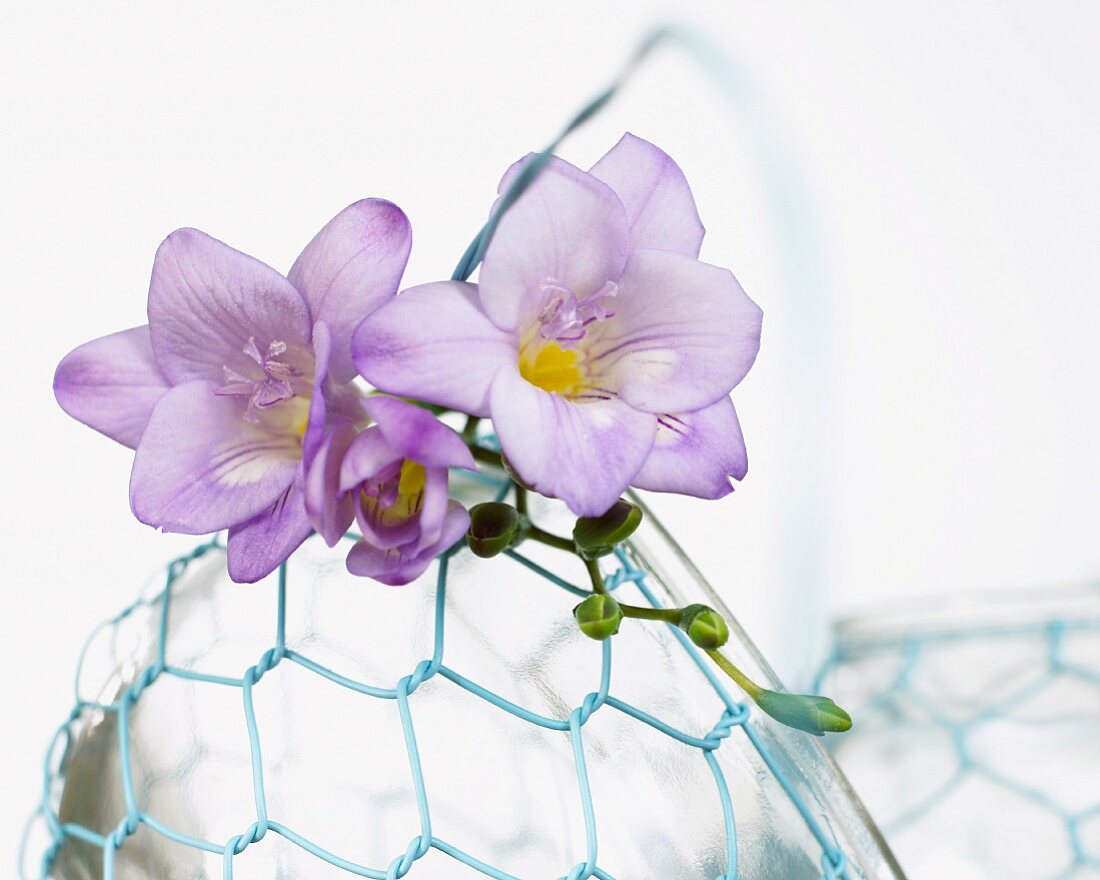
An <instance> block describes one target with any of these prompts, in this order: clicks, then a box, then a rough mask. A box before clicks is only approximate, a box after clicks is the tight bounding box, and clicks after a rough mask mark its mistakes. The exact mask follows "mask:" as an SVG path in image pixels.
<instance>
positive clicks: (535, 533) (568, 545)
mask: <svg viewBox="0 0 1100 880" xmlns="http://www.w3.org/2000/svg"><path fill="white" fill-rule="evenodd" d="M520 513H523V511H520ZM527 537H528V538H529V539H530V540H532V541H538V542H539V543H540V544H545V545H546V546H547V547H555V548H556V549H558V550H564V551H565V552H566V553H576V552H577V548H576V545H575V544H574V543H573V542H572V541H571V540H570V539H569V538H563V537H561V536H560V535H552V534H550V532H544V531H543V530H542V529H540V528H539V527H538V526H536V525H535V524H534V523H532V524H531V525H529V526H528V527H527Z"/></svg>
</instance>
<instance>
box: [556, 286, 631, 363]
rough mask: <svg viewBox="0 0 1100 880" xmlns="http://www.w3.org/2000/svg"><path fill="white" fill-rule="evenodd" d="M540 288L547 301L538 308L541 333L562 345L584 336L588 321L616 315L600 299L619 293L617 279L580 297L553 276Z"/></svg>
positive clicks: (590, 322)
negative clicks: (589, 294)
mask: <svg viewBox="0 0 1100 880" xmlns="http://www.w3.org/2000/svg"><path fill="white" fill-rule="evenodd" d="M540 290H542V292H543V293H544V294H545V296H546V302H545V304H544V305H543V307H542V310H541V311H540V312H539V335H540V336H541V337H542V338H543V339H546V340H548V341H552V342H556V343H558V345H560V346H561V347H562V348H572V347H573V346H574V345H576V344H577V343H578V342H580V340H582V339H584V335H585V332H586V330H585V328H586V327H588V325H589V324H592V323H593V322H595V321H603V320H606V319H607V318H613V317H614V316H615V313H614V312H609V311H608V310H607V309H606V308H605V307H604V305H603V303H602V302H601V300H605V299H611V298H612V297H614V296H616V295H617V294H618V293H619V285H617V284H616V283H615V282H614V281H608V282H606V283H605V284H604V286H603V287H601V288H600V289H599V290H597V291H596V292H595V293H594V294H592V295H591V296H587V297H585V298H584V299H581V300H578V299H577V295H576V294H575V293H573V291H572V290H570V289H569V288H568V287H566V286H565V285H563V284H562V283H561V282H560V281H557V280H556V279H554V278H547V279H546V281H544V282H543V283H542V285H541V287H540Z"/></svg>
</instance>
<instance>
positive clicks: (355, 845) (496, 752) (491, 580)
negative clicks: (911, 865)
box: [23, 484, 902, 880]
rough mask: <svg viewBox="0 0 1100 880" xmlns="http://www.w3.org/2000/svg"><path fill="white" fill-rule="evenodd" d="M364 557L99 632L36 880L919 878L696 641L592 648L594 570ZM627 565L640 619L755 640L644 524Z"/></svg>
mask: <svg viewBox="0 0 1100 880" xmlns="http://www.w3.org/2000/svg"><path fill="white" fill-rule="evenodd" d="M462 491H463V492H464V493H465V497H466V499H467V500H469V499H470V498H471V497H472V496H480V497H485V496H486V494H487V492H488V490H487V489H486V488H485V487H483V486H482V487H479V486H476V485H473V484H471V485H470V486H467V487H465V489H463V490H462ZM532 514H533V518H534V519H535V521H536V522H538V523H539V524H540V525H543V526H544V527H547V528H550V529H552V530H557V531H559V532H567V530H568V528H569V526H570V524H571V519H570V518H569V517H568V516H567V514H566V512H565V511H564V509H563V508H561V507H560V506H559V505H558V504H557V503H555V502H544V501H541V500H539V501H538V502H537V503H535V504H533V510H532ZM344 550H345V548H343V547H337V548H335V549H333V550H329V549H328V548H326V547H325V546H324V545H323V543H321V542H320V540H319V539H317V538H316V537H314V538H311V539H310V540H309V541H307V543H306V544H305V545H304V546H303V547H302V549H301V550H299V551H298V552H297V553H296V554H295V555H294V557H293V558H292V559H291V560H290V562H289V563H288V565H287V570H286V578H285V582H284V584H283V585H282V586H281V585H280V580H279V577H278V576H275V575H273V576H272V577H270V578H268V579H266V580H265V581H263V582H261V583H258V584H255V585H249V586H246V585H237V584H233V583H231V582H229V580H228V578H227V575H226V572H225V564H224V553H223V552H222V550H221V548H220V547H219V546H214V547H212V548H210V549H208V550H207V551H206V552H203V553H200V554H199V555H198V556H197V558H195V559H193V560H190V561H182V562H180V561H177V563H174V564H173V566H174V567H172V568H171V569H170V576H169V586H168V587H167V588H165V587H164V583H163V580H162V581H161V582H160V583H159V584H158V585H155V586H154V588H153V590H152V592H151V593H150V594H149V595H148V596H146V597H145V598H143V599H141V600H139V601H138V602H137V603H136V604H135V605H134V606H133V607H132V608H131V609H129V610H128V612H127V613H125V614H124V615H122V616H120V617H119V618H116V619H115V620H112V621H110V622H108V623H107V624H106V625H104V626H102V627H101V628H100V629H99V630H98V631H97V633H96V635H95V636H94V637H93V638H92V640H91V641H90V642H89V645H88V647H87V649H86V651H85V653H84V655H83V658H82V668H81V672H80V674H79V676H78V691H79V694H78V699H79V700H80V701H82V702H80V703H78V707H77V709H76V710H74V714H73V717H72V719H71V720H70V721H69V722H67V723H66V724H65V725H63V726H62V728H61V729H60V731H59V733H58V736H57V738H56V740H55V743H54V745H53V747H52V748H51V753H50V757H49V758H48V761H47V764H48V770H47V784H46V795H45V799H44V802H43V805H42V807H41V809H40V811H39V812H38V814H36V818H35V821H34V822H33V823H32V831H31V834H30V837H29V840H30V843H29V844H28V846H27V847H26V853H25V859H24V865H25V866H24V869H23V870H24V872H25V874H26V875H27V876H50V877H57V878H65V880H91V878H100V877H105V876H106V877H110V876H113V877H115V878H119V880H131V878H150V877H156V878H163V880H194V878H206V877H218V876H224V877H232V876H236V877H246V878H250V877H264V878H299V877H309V878H333V880H336V878H346V877H349V876H355V875H359V876H369V877H379V878H388V877H400V876H405V875H406V874H407V875H409V876H412V877H414V878H415V877H418V876H420V877H429V876H430V877H433V878H435V880H451V878H473V877H478V876H491V877H497V878H552V877H568V878H571V880H576V878H584V877H591V876H595V877H598V878H619V880H624V878H627V880H630V878H642V877H661V878H669V880H695V878H699V880H715V878H719V877H726V878H730V880H732V878H733V877H735V876H736V877H745V878H754V880H764V878H775V880H799V878H820V877H827V878H835V877H843V878H857V877H862V878H876V880H878V878H882V880H887V878H901V877H902V875H901V872H900V870H899V869H898V868H897V866H896V864H895V862H894V860H893V858H892V856H891V855H890V853H889V850H888V849H887V848H886V846H885V845H884V844H883V843H882V841H881V839H880V837H879V835H878V832H877V831H876V829H875V827H874V825H873V823H872V822H871V821H870V820H869V819H868V817H867V815H866V813H865V812H864V810H863V808H862V807H861V805H860V803H859V801H858V799H857V798H856V797H855V796H854V795H853V794H852V792H851V790H850V788H849V787H848V784H847V783H846V782H845V780H844V777H843V776H842V775H841V774H840V772H839V771H838V770H837V769H836V767H835V766H834V764H833V762H832V760H831V758H830V757H829V755H828V753H827V752H826V751H825V749H824V748H823V747H822V745H821V742H820V741H819V740H817V739H815V738H813V737H810V736H807V735H805V734H802V733H798V732H795V731H792V730H789V729H787V728H784V727H782V726H780V725H778V724H775V723H774V722H772V721H771V719H769V718H767V717H765V716H763V715H762V713H759V712H752V711H751V709H750V710H749V711H746V710H745V708H744V706H743V704H742V703H741V702H740V700H741V699H742V698H743V694H741V693H740V691H738V690H737V689H736V688H735V687H734V686H733V685H732V683H729V682H727V681H725V680H723V679H720V678H719V677H718V676H716V675H715V674H714V672H713V671H712V670H711V666H710V665H709V661H706V659H705V658H700V657H699V656H698V655H697V654H696V653H695V652H694V649H693V648H691V647H690V644H689V643H688V644H685V642H684V641H683V639H682V634H680V633H679V631H678V630H675V629H674V628H672V627H669V626H668V625H666V624H661V623H651V622H647V621H646V622H643V621H627V622H626V623H625V624H624V626H623V628H622V631H621V632H620V634H619V635H617V636H616V637H615V638H614V639H612V640H611V641H610V642H606V643H602V644H601V643H596V642H593V641H591V640H589V639H587V638H586V637H584V636H583V635H582V634H580V633H579V631H578V630H577V627H576V625H575V624H574V622H573V619H572V615H571V609H572V607H573V605H574V604H575V603H576V602H577V601H578V600H577V598H576V596H575V595H572V594H571V589H570V588H571V586H572V585H574V584H576V585H583V584H585V580H584V577H585V571H584V569H583V566H582V565H581V564H580V562H579V561H578V560H577V559H576V558H574V557H571V556H569V555H567V554H563V553H561V552H560V551H555V550H553V549H550V548H546V547H543V546H530V545H524V546H523V547H522V548H521V554H522V555H521V556H500V557H496V558H494V559H492V560H488V561H486V560H478V559H475V558H473V557H472V556H471V555H470V554H469V552H468V551H466V550H462V551H460V552H458V553H456V554H455V555H454V556H453V557H452V558H451V559H450V560H449V561H448V567H447V569H446V570H445V577H443V578H440V577H439V574H440V572H439V567H440V563H439V562H437V563H435V564H434V565H433V567H432V569H431V570H429V572H428V573H427V574H426V575H425V576H424V577H423V578H421V580H420V581H418V582H416V583H415V584H410V585H409V586H406V587H402V588H391V587H385V586H382V585H379V584H377V583H375V582H372V581H366V580H363V579H358V578H354V577H352V576H350V575H349V574H348V573H347V572H346V570H345V568H344V564H343V555H344ZM603 562H604V563H605V564H604V570H605V573H606V574H608V575H609V576H610V578H611V580H610V582H609V583H610V584H611V585H613V586H616V587H617V590H618V591H619V592H618V593H617V595H619V596H620V597H626V600H627V601H631V602H634V603H645V602H659V603H660V604H663V605H669V606H679V605H685V604H689V603H692V602H703V603H707V604H710V605H712V606H714V607H716V608H717V609H718V610H719V611H721V612H722V613H723V614H725V615H726V617H727V619H728V620H730V621H731V622H732V620H733V618H732V616H731V615H730V614H729V612H728V611H727V610H726V609H725V608H724V607H723V605H722V603H721V601H720V600H719V599H718V597H717V596H716V595H715V594H714V593H713V591H712V590H711V589H710V587H709V586H708V585H707V584H706V583H705V582H704V581H703V579H702V578H701V577H700V575H699V573H698V572H697V571H696V570H695V568H694V567H693V566H692V565H691V563H690V562H689V561H688V560H687V559H686V558H685V557H684V555H683V554H682V552H681V551H680V550H679V548H678V547H677V546H676V545H675V544H674V543H673V542H672V541H671V539H670V538H669V537H668V535H667V534H666V533H665V532H664V530H663V529H662V528H661V526H660V525H659V524H658V523H657V522H656V521H655V519H654V518H653V516H652V515H651V514H649V513H648V512H647V516H646V520H645V523H644V524H643V527H642V528H641V529H640V530H639V532H638V533H637V535H636V537H635V539H634V540H632V541H631V542H630V543H629V545H626V546H625V549H624V551H623V552H622V554H621V555H620V556H619V557H608V558H606V559H605V560H603ZM173 577H174V580H173V579H172V578H173ZM441 584H443V585H445V596H444V595H442V594H440V592H439V586H440V585H441ZM166 599H167V600H170V601H168V602H167V603H166ZM441 627H442V629H441ZM731 629H732V637H731V640H730V643H729V644H728V645H727V648H726V650H727V652H728V653H729V655H730V656H731V658H732V659H733V660H734V662H735V663H738V664H739V665H741V666H742V668H743V669H745V671H746V672H747V673H749V674H750V675H751V676H753V677H754V678H756V679H757V680H758V681H760V682H761V683H762V684H765V685H771V686H773V687H775V686H777V685H778V683H777V682H776V681H775V678H774V675H773V674H772V673H771V671H770V670H769V668H768V667H767V665H766V663H765V662H764V661H763V659H762V658H761V657H760V656H759V654H758V653H757V652H756V650H755V648H754V647H753V646H752V644H751V643H750V642H749V640H748V638H747V637H746V636H745V634H744V633H743V632H742V631H741V630H740V628H739V627H738V626H737V625H736V624H735V623H733V624H732V626H731ZM162 632H163V633H164V635H165V636H166V637H165V638H164V639H163V640H162V638H161V633H162ZM700 660H701V661H702V662H699V661H700ZM704 670H706V671H707V672H709V677H708V674H707V672H704ZM716 685H717V686H716ZM123 743H125V746H126V752H128V755H127V754H126V753H124V752H123V750H122V749H121V748H120V745H121V744H123ZM127 774H128V775H127ZM127 779H129V785H128V784H127ZM36 844H37V851H40V852H43V853H44V854H45V855H44V856H43V857H42V859H41V862H40V866H41V867H40V869H39V866H37V865H35V866H30V867H27V866H26V863H27V862H29V861H33V859H32V855H33V854H34V853H35V852H36Z"/></svg>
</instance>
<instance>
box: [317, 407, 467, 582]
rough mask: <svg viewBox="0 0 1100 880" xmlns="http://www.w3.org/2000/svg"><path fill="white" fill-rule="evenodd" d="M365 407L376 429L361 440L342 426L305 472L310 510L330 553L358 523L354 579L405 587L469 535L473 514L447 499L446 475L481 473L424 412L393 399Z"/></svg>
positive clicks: (351, 561) (351, 565)
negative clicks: (462, 471)
mask: <svg viewBox="0 0 1100 880" xmlns="http://www.w3.org/2000/svg"><path fill="white" fill-rule="evenodd" d="M362 407H363V409H364V410H365V411H366V412H367V413H368V414H369V415H370V418H371V419H372V420H373V422H374V424H372V425H371V426H370V427H368V428H367V429H366V430H364V431H362V432H358V433H357V431H356V428H355V425H354V424H353V423H352V422H350V421H345V422H341V423H338V424H336V425H334V426H333V427H332V428H331V429H330V430H329V431H328V432H327V433H326V435H325V437H324V439H323V440H322V441H321V444H320V448H319V449H318V451H317V455H316V456H315V457H314V459H313V461H312V462H311V463H310V466H309V469H308V470H307V472H306V481H305V485H306V510H307V511H308V514H309V518H310V521H311V522H312V523H313V526H314V527H315V528H316V529H317V531H318V533H319V534H320V535H321V536H322V537H323V538H324V539H325V541H326V542H327V543H328V545H329V546H330V547H331V546H333V545H335V544H336V542H337V541H339V540H340V539H341V538H342V537H343V536H344V534H345V533H346V532H347V530H348V528H349V526H350V525H351V523H352V521H353V520H354V521H355V522H356V523H357V524H358V526H359V529H360V531H361V532H362V534H363V537H362V539H361V540H359V541H357V542H356V543H355V545H354V546H353V547H352V548H351V551H350V552H349V553H348V559H347V565H348V571H350V572H351V573H352V574H357V575H362V576H364V577H369V578H374V579H375V580H377V581H381V582H382V583H384V584H391V585H399V584H407V583H409V581H412V580H415V579H416V578H417V577H419V576H420V575H421V574H422V573H423V572H424V570H425V569H427V567H428V566H429V565H431V562H432V559H433V558H434V557H435V556H436V555H437V554H439V553H441V552H443V551H444V550H446V549H447V548H448V547H450V546H451V545H452V544H454V543H455V542H456V541H458V540H460V539H461V538H462V536H463V535H464V534H465V533H466V529H467V527H468V526H469V524H470V515H469V514H468V513H467V512H466V509H465V508H464V507H463V506H462V505H461V504H459V503H458V502H457V501H451V500H450V499H449V498H448V497H447V471H448V468H452V467H459V468H466V469H468V470H476V467H477V466H476V465H475V464H474V459H473V456H472V455H471V454H470V450H469V449H468V448H467V446H466V444H465V443H464V442H463V441H462V438H461V437H459V436H458V434H456V433H455V432H454V431H452V430H451V429H450V428H448V427H447V426H446V425H444V424H443V423H442V422H440V421H439V420H438V419H436V417H435V416H434V415H432V414H431V413H430V412H428V411H427V410H425V409H422V408H421V407H418V406H415V405H413V404H411V403H406V402H405V401H403V400H398V399H396V398H393V397H370V398H366V399H364V400H363V401H362Z"/></svg>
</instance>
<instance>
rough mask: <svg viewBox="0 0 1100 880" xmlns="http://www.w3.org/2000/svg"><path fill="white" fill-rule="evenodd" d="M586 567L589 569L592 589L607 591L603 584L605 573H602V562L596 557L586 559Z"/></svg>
mask: <svg viewBox="0 0 1100 880" xmlns="http://www.w3.org/2000/svg"><path fill="white" fill-rule="evenodd" d="M584 567H585V568H587V569H588V577H589V578H590V579H591V581H592V589H593V590H595V591H596V592H597V593H606V592H607V588H606V587H605V586H604V585H603V575H602V574H601V573H600V564H599V563H598V562H597V561H596V560H595V559H586V560H584Z"/></svg>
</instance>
